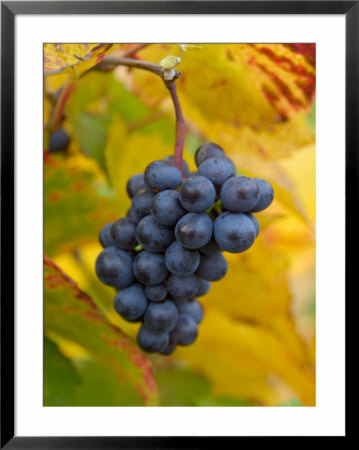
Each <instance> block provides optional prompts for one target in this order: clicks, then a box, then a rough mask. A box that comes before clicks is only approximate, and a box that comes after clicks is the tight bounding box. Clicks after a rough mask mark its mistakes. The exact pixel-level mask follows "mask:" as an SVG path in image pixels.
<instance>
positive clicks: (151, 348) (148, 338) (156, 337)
mask: <svg viewBox="0 0 359 450" xmlns="http://www.w3.org/2000/svg"><path fill="white" fill-rule="evenodd" d="M169 341H170V337H169V333H168V332H162V333H157V332H155V331H151V330H148V329H147V328H146V326H145V325H142V326H141V328H140V331H139V332H138V335H137V342H138V344H139V346H140V347H141V348H142V349H143V350H145V351H146V352H150V353H155V352H161V351H164V350H165V349H166V348H167V346H168V344H169Z"/></svg>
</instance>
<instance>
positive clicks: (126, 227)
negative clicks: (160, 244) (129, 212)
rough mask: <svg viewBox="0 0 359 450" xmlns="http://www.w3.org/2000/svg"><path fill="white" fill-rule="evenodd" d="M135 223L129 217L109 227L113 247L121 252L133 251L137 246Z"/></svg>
mask: <svg viewBox="0 0 359 450" xmlns="http://www.w3.org/2000/svg"><path fill="white" fill-rule="evenodd" d="M136 227H137V222H136V220H134V219H131V218H130V217H123V218H121V219H118V220H116V222H114V223H113V225H112V227H111V237H112V240H113V241H114V243H115V246H116V247H118V248H120V249H122V250H128V251H130V250H133V249H134V248H135V247H136V245H137V240H136Z"/></svg>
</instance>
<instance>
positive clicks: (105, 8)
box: [0, 1, 359, 450]
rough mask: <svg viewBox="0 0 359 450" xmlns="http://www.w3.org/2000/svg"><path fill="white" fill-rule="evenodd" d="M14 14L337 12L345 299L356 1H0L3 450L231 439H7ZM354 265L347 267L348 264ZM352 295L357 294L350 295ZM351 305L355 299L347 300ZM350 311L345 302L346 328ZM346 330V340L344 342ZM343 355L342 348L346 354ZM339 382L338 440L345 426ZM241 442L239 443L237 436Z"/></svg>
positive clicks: (357, 93) (10, 434)
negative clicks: (341, 56) (341, 55)
mask: <svg viewBox="0 0 359 450" xmlns="http://www.w3.org/2000/svg"><path fill="white" fill-rule="evenodd" d="M18 14H218V15H219V14H321V15H328V14H339V15H345V20H346V236H350V243H349V242H348V239H346V267H347V270H346V297H348V295H349V293H350V292H357V291H354V281H353V277H350V270H349V268H350V266H351V265H352V263H353V261H355V259H354V258H353V256H354V253H353V252H354V251H355V248H357V247H358V246H357V245H356V244H358V232H357V230H356V229H354V226H355V221H354V220H349V211H350V209H353V205H358V186H359V184H358V166H359V164H358V154H359V132H358V125H359V82H358V80H359V1H167V2H164V1H123V2H122V1H112V2H111V1H93V2H91V1H77V2H76V1H74V2H72V1H71V2H67V1H48V2H46V1H45V2H42V1H28V2H23V1H5V2H1V80H2V81H1V218H2V219H3V220H2V221H1V263H2V264H1V281H2V283H1V368H2V372H1V441H0V448H6V449H49V450H50V449H79V448H81V449H100V448H101V449H115V448H116V449H118V448H126V449H130V448H137V449H138V448H140V449H141V448H150V449H157V448H201V447H205V446H206V447H207V446H208V445H216V444H218V443H219V442H217V440H219V439H221V440H224V441H223V443H222V442H221V443H222V445H223V444H224V445H238V442H236V441H237V439H239V438H238V437H231V438H230V437H218V438H216V437H206V436H200V437H194V438H190V437H160V436H158V437H130V436H129V437H86V436H83V437H41V436H38V437H25V436H15V434H14V418H15V408H14V375H15V373H14V95H15V92H14V75H15V68H14V59H15V55H14V43H15V41H14V40H15V16H16V15H18ZM354 268H355V266H354ZM355 297H357V295H356V296H355ZM352 300H355V298H353V299H352ZM349 310H350V306H349V303H347V302H346V323H347V319H348V317H349V314H350V313H349ZM349 340H350V339H349V331H348V326H346V343H349ZM346 354H348V350H347V349H346ZM348 375H349V374H347V382H346V412H347V414H346V436H345V437H349V435H350V429H349V422H348V401H349V400H350V399H349V398H348V382H349V380H348ZM241 439H243V438H241Z"/></svg>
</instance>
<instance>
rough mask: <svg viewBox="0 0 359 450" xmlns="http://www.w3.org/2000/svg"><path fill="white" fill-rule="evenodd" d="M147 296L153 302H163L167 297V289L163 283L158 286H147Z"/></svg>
mask: <svg viewBox="0 0 359 450" xmlns="http://www.w3.org/2000/svg"><path fill="white" fill-rule="evenodd" d="M145 294H146V297H147V298H148V300H151V302H162V300H164V299H165V298H166V297H167V289H166V286H165V285H164V284H163V283H162V284H158V285H157V286H146V287H145Z"/></svg>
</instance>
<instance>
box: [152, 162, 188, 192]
mask: <svg viewBox="0 0 359 450" xmlns="http://www.w3.org/2000/svg"><path fill="white" fill-rule="evenodd" d="M144 177H145V183H146V186H148V187H150V188H151V189H158V190H160V191H164V190H165V189H176V188H177V187H178V186H179V185H180V183H181V180H182V174H181V171H180V170H179V169H177V167H175V166H174V165H173V164H171V163H170V162H169V161H163V160H161V161H153V162H151V163H150V164H149V165H148V166H147V167H146V170H145V175H144Z"/></svg>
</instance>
